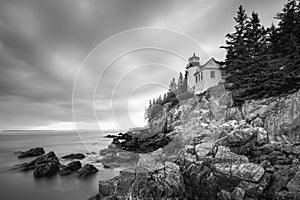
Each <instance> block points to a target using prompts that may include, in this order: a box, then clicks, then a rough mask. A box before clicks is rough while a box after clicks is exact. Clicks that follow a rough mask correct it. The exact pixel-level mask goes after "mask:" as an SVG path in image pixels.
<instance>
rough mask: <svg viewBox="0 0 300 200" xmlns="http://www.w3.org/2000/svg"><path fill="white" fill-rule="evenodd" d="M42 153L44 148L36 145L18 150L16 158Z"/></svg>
mask: <svg viewBox="0 0 300 200" xmlns="http://www.w3.org/2000/svg"><path fill="white" fill-rule="evenodd" d="M44 153H45V150H44V148H42V147H36V148H32V149H29V150H27V151H23V152H20V155H19V156H18V158H27V157H34V156H40V155H43V154H44Z"/></svg>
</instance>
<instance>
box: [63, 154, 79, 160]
mask: <svg viewBox="0 0 300 200" xmlns="http://www.w3.org/2000/svg"><path fill="white" fill-rule="evenodd" d="M84 158H85V155H84V154H82V153H71V154H69V155H65V156H63V157H62V159H79V160H82V159H84Z"/></svg>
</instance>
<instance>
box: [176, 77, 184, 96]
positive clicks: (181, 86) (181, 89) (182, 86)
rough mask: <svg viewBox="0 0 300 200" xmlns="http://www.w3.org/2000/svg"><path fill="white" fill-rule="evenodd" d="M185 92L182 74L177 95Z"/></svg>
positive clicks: (179, 78) (178, 82)
mask: <svg viewBox="0 0 300 200" xmlns="http://www.w3.org/2000/svg"><path fill="white" fill-rule="evenodd" d="M183 92H184V80H183V75H182V73H181V72H180V73H179V77H178V81H177V95H180V94H182V93H183Z"/></svg>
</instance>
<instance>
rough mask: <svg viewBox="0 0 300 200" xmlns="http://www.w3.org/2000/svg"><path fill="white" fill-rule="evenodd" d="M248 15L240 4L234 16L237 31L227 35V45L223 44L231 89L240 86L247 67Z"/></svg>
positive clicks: (227, 80)
mask: <svg viewBox="0 0 300 200" xmlns="http://www.w3.org/2000/svg"><path fill="white" fill-rule="evenodd" d="M247 19H248V17H247V15H246V13H245V9H244V8H243V6H240V7H239V9H238V12H237V17H235V18H234V20H235V21H236V23H237V25H236V26H235V32H234V33H231V34H227V35H226V38H227V40H226V46H222V47H221V48H224V49H226V50H227V54H226V59H225V67H224V68H223V70H224V71H225V74H226V82H227V83H228V85H227V86H228V87H229V89H231V90H236V89H238V88H239V87H240V81H241V80H242V79H241V77H242V76H243V74H244V73H243V70H244V69H245V61H246V60H247V58H248V52H247V49H246V40H245V33H246V22H247Z"/></svg>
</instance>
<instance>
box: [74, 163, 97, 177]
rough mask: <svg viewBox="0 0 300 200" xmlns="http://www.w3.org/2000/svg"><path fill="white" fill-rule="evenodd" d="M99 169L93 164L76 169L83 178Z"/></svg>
mask: <svg viewBox="0 0 300 200" xmlns="http://www.w3.org/2000/svg"><path fill="white" fill-rule="evenodd" d="M98 171H99V170H98V169H97V168H96V167H94V165H91V164H86V165H84V166H83V167H82V168H81V169H80V170H78V175H79V177H82V178H85V177H88V176H91V175H93V174H95V173H97V172H98Z"/></svg>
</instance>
